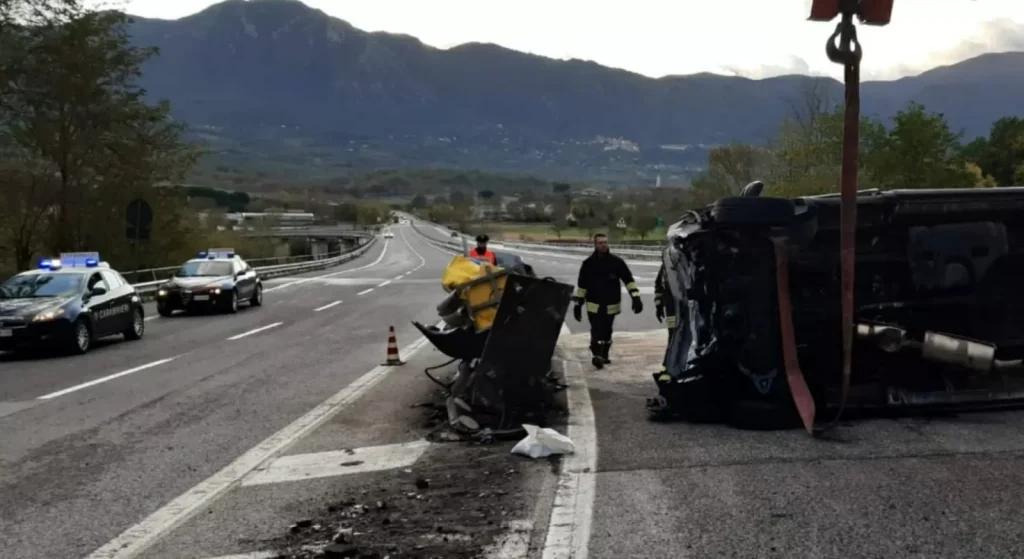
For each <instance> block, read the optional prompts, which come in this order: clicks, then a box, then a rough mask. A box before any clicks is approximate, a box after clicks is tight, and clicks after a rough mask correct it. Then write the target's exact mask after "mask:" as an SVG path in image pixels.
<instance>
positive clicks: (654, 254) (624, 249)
mask: <svg viewBox="0 0 1024 559" xmlns="http://www.w3.org/2000/svg"><path fill="white" fill-rule="evenodd" d="M421 221H422V220H421ZM425 223H429V222H425ZM431 225H432V226H433V227H437V228H439V229H440V228H443V226H441V225H437V224H431ZM412 226H413V229H415V230H416V232H417V233H419V234H420V236H421V237H424V238H425V239H427V240H428V241H430V242H431V243H433V244H436V245H438V246H441V245H445V246H448V245H451V246H453V247H456V248H455V252H462V240H463V238H465V239H466V242H467V243H469V246H473V245H474V244H475V241H474V240H473V239H472V237H470V236H469V235H463V234H461V233H458V235H457V236H456V237H452V238H451V240H450V241H441V240H439V239H437V238H436V237H434V236H433V235H431V234H429V233H428V232H424V231H421V230H420V229H419V228H417V227H416V222H415V221H413V222H412ZM437 234H440V231H438V232H437ZM499 244H500V245H501V246H503V247H507V248H510V249H513V250H517V249H518V250H522V251H532V252H548V253H556V254H573V255H579V256H586V255H588V254H590V253H591V252H593V251H594V247H593V245H590V244H587V243H524V242H519V241H511V242H509V241H492V242H491V245H499ZM610 247H611V250H612V252H614V253H615V254H617V255H619V256H621V257H622V258H625V259H626V260H655V261H656V260H661V254H662V253H661V248H660V247H637V246H635V245H610ZM493 248H494V249H495V250H499V249H498V248H497V247H493Z"/></svg>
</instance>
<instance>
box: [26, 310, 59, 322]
mask: <svg viewBox="0 0 1024 559" xmlns="http://www.w3.org/2000/svg"><path fill="white" fill-rule="evenodd" d="M62 316H64V309H63V308H56V309H50V310H48V311H43V312H41V313H39V314H37V315H35V316H34V317H32V322H46V321H47V320H54V319H56V318H60V317H62Z"/></svg>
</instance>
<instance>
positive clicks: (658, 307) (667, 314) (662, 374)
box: [654, 263, 678, 385]
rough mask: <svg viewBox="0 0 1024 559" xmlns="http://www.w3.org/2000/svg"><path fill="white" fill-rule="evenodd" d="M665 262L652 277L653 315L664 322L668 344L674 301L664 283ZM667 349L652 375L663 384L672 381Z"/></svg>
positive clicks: (673, 325)
mask: <svg viewBox="0 0 1024 559" xmlns="http://www.w3.org/2000/svg"><path fill="white" fill-rule="evenodd" d="M666 281H667V280H666V278H665V264H664V263H662V265H661V268H658V277H656V278H654V317H655V318H657V319H658V322H664V323H665V327H667V328H668V345H671V344H672V336H674V335H675V333H676V325H677V324H676V321H677V318H676V315H677V314H678V313H677V309H676V301H675V299H674V298H673V297H672V290H670V289H668V286H667V285H665V282H666ZM667 361H668V351H666V352H665V356H664V357H663V358H662V360H661V370H660V371H658V373H657V374H655V375H654V381H655V382H656V383H658V384H659V385H660V384H664V383H669V382H671V381H672V377H671V376H669V374H668V368H667V364H668V363H667Z"/></svg>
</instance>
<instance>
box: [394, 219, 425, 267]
mask: <svg viewBox="0 0 1024 559" xmlns="http://www.w3.org/2000/svg"><path fill="white" fill-rule="evenodd" d="M399 233H400V234H401V235H402V240H403V241H405V246H407V247H409V250H411V251H412V253H413V254H415V255H416V258H419V259H420V265H419V266H416V267H415V268H413V270H412V271H414V272H415V271H416V270H419V269H420V268H422V267H423V266H425V265H426V263H427V259H426V258H423V255H422V254H420V253H419V252H416V249H414V248H412V243H410V242H409V239H408V237H406V236H405V227H403V228H401V229H399Z"/></svg>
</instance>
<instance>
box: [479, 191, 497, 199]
mask: <svg viewBox="0 0 1024 559" xmlns="http://www.w3.org/2000/svg"><path fill="white" fill-rule="evenodd" d="M476 195H477V197H478V198H480V199H481V200H483V201H485V202H489V201H490V200H491V199H492V198H494V191H493V190H481V191H480V192H477V193H476Z"/></svg>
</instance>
